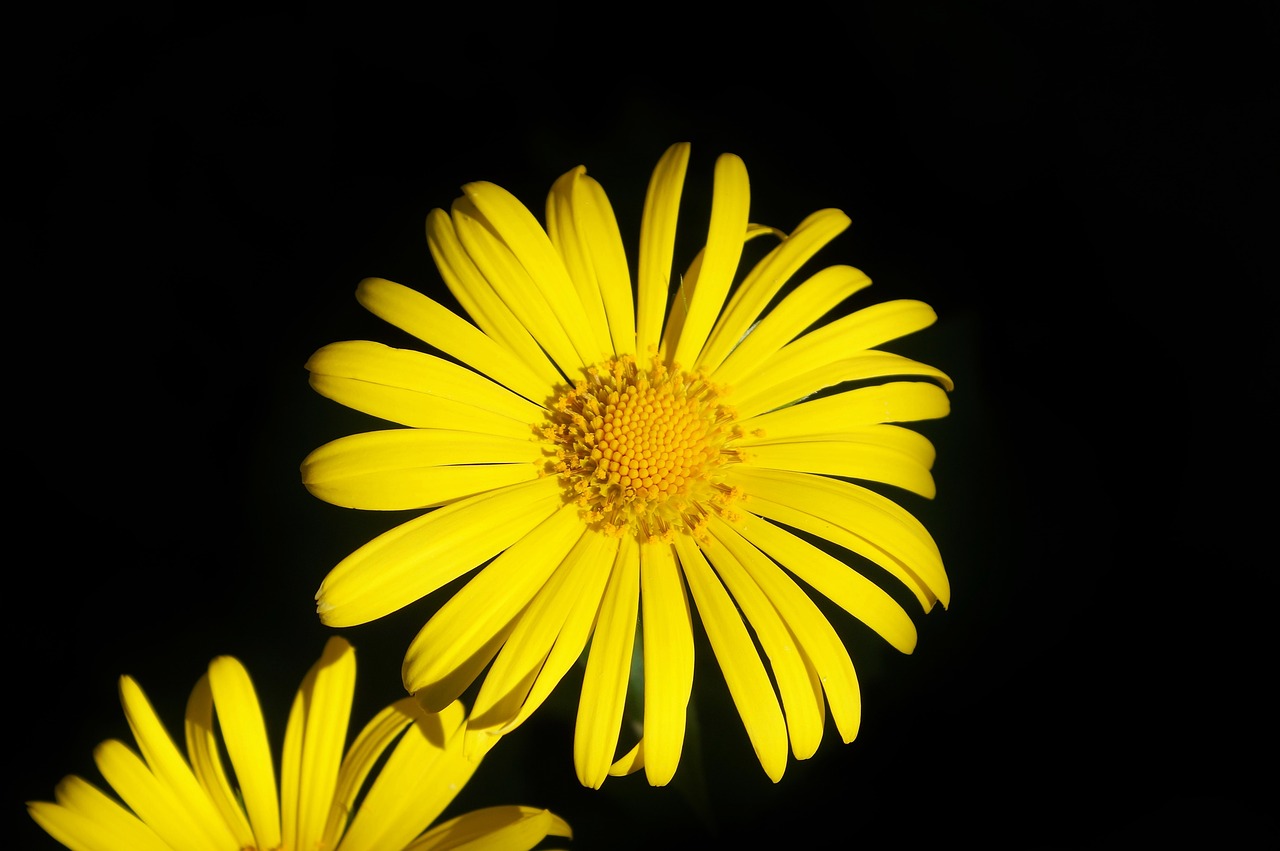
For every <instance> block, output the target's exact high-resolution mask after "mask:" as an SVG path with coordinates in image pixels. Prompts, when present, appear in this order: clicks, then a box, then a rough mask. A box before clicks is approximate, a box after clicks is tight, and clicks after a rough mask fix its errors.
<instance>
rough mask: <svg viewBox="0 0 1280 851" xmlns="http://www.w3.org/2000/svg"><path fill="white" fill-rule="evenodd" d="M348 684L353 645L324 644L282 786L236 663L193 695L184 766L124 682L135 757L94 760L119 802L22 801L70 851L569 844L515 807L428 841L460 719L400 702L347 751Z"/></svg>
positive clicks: (550, 825)
mask: <svg viewBox="0 0 1280 851" xmlns="http://www.w3.org/2000/svg"><path fill="white" fill-rule="evenodd" d="M355 673H356V660H355V652H354V651H353V649H352V648H351V645H350V644H349V643H347V641H346V640H345V639H342V638H331V639H329V641H328V643H327V644H326V645H325V648H324V653H323V655H322V656H321V657H320V660H319V661H318V662H316V664H315V665H314V666H312V668H311V670H310V672H308V674H307V676H306V679H304V680H303V681H302V686H301V687H300V688H299V689H298V693H297V696H296V697H295V698H294V702H293V709H292V711H291V712H290V714H289V722H288V727H287V729H286V731H285V740H284V751H283V757H282V766H283V770H282V772H281V774H280V776H279V780H278V781H277V776H276V773H275V768H274V761H273V758H272V750H271V744H270V742H269V741H268V739H267V731H266V725H265V722H264V720H263V716H262V712H261V710H260V707H259V705H258V698H257V695H256V693H255V691H254V688H253V683H252V682H251V681H250V679H249V674H248V672H247V671H246V670H245V668H244V666H243V665H241V664H240V662H239V661H238V660H237V659H235V658H233V657H230V656H220V657H218V658H217V659H214V660H213V661H212V662H211V663H210V664H209V671H208V673H207V674H206V675H204V676H203V677H201V678H200V681H199V682H198V683H196V687H195V689H194V690H193V691H192V692H191V697H190V698H189V699H188V701H187V714H186V724H185V729H186V745H187V753H186V755H185V756H184V755H183V753H182V752H181V751H180V750H179V749H178V747H177V745H176V744H175V743H174V741H173V739H172V738H171V737H170V736H169V734H168V732H167V731H166V730H165V728H164V726H163V724H162V723H161V721H160V719H159V718H158V717H157V716H156V714H155V712H154V711H153V709H152V707H151V704H150V702H149V701H148V700H147V697H146V695H145V694H143V692H142V689H141V688H140V687H139V685H138V684H137V683H136V682H135V681H134V680H133V679H132V678H130V677H128V676H124V677H121V678H120V700H121V703H122V704H123V706H124V711H125V717H126V718H127V719H128V721H129V727H130V729H131V730H132V731H133V736H134V739H135V740H136V742H137V745H138V751H137V752H135V751H134V750H132V749H131V748H130V747H129V746H128V745H126V744H125V743H123V742H120V741H118V740H114V739H112V740H108V741H105V742H103V743H102V744H101V745H99V746H98V747H97V749H96V750H95V751H94V760H95V762H96V763H97V766H98V769H99V771H101V772H102V776H103V777H104V778H105V779H106V781H107V783H108V784H109V785H110V786H111V787H112V789H114V790H115V792H116V794H117V795H118V796H119V799H120V800H119V801H117V800H116V799H114V798H112V797H111V796H110V795H108V794H106V793H104V792H103V791H101V790H100V789H99V788H98V787H96V786H94V785H93V784H91V783H89V782H88V781H86V780H84V779H82V778H80V777H77V776H75V775H70V776H68V777H66V778H64V779H63V780H62V782H61V783H59V784H58V786H57V789H56V790H55V801H54V802H49V801H32V802H29V803H28V804H27V809H28V812H30V814H31V817H32V818H33V819H35V820H36V822H37V823H39V825H40V826H41V827H42V828H44V830H45V831H46V832H47V833H48V834H49V835H50V836H52V837H53V838H54V839H56V840H58V841H59V842H61V843H62V844H63V845H65V846H66V847H67V848H71V849H74V850H75V851H326V849H338V848H341V851H389V849H406V851H409V849H412V851H428V849H431V851H442V849H450V848H464V847H465V848H469V849H480V848H483V849H493V851H528V849H531V848H534V847H535V846H537V845H538V843H539V842H541V841H542V840H543V839H544V838H545V837H547V836H563V837H570V836H571V832H570V829H569V826H568V825H567V824H566V823H565V822H564V821H563V820H562V819H561V818H560V817H559V816H557V815H555V814H554V813H552V812H550V811H548V810H542V809H535V808H532V807H522V806H498V807H490V808H487V809H480V810H475V811H473V812H469V813H466V814H463V815H460V816H457V817H456V818H452V819H450V820H449V821H446V822H444V823H442V824H439V825H436V826H435V827H433V828H431V829H430V830H426V828H427V827H428V826H429V825H430V824H431V823H432V822H433V821H434V820H435V819H436V817H437V816H439V815H440V813H441V812H443V811H444V809H445V807H447V806H448V805H449V804H450V802H452V801H453V799H454V797H456V796H457V794H458V792H459V791H460V790H461V789H462V787H463V786H464V785H465V784H466V782H467V780H468V779H469V778H470V777H471V774H472V772H474V771H475V770H476V767H477V764H478V763H479V759H480V756H482V754H477V753H473V754H472V755H471V756H470V757H468V756H464V754H463V740H464V735H465V731H466V712H465V710H464V708H463V706H462V704H461V703H452V704H450V705H449V706H447V707H445V709H444V710H443V711H442V712H439V713H428V712H426V711H425V710H423V709H422V708H421V707H420V706H419V705H418V702H417V701H415V700H414V699H413V698H411V697H406V698H404V699H402V700H399V701H397V702H395V703H393V704H391V705H390V706H388V707H386V708H385V709H383V710H382V712H380V713H378V715H377V716H375V717H374V718H373V720H372V721H370V722H369V723H368V724H367V725H366V726H365V728H364V729H363V730H362V731H361V732H360V734H359V735H358V736H356V738H355V740H354V741H353V742H352V744H351V747H350V748H349V749H346V750H344V747H345V745H346V741H347V733H348V730H347V725H348V721H349V718H350V713H351V700H352V697H353V694H354V690H355ZM215 716H216V724H215ZM223 753H225V754H226V756H227V758H228V759H229V760H230V763H231V764H230V769H231V770H230V772H228V770H227V767H226V766H224V764H223V757H222V754H223ZM384 755H385V760H386V761H385V764H382V765H381V768H380V769H378V770H376V771H375V768H377V766H378V765H379V762H380V760H382V759H383V758H384ZM369 781H371V782H369ZM120 801H123V804H121V803H120ZM424 830H426V832H425V833H424V832H423V831H424Z"/></svg>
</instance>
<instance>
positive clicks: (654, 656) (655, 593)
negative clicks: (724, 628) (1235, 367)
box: [640, 542, 693, 786]
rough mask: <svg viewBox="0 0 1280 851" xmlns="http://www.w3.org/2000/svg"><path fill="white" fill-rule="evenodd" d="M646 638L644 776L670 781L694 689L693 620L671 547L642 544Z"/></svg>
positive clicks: (656, 783)
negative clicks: (690, 696) (690, 697)
mask: <svg viewBox="0 0 1280 851" xmlns="http://www.w3.org/2000/svg"><path fill="white" fill-rule="evenodd" d="M640 596H641V599H642V600H643V601H644V604H643V606H642V608H641V617H642V618H643V634H644V739H645V743H646V744H645V757H644V759H645V776H646V777H647V778H648V781H649V784H650V785H651V786H665V785H666V784H667V783H669V782H671V778H672V777H673V776H674V775H675V773H676V767H677V766H678V765H679V764H680V752H681V750H682V749H683V747H684V730H685V723H686V721H687V713H688V709H689V695H690V693H691V692H692V690H693V618H692V614H691V612H690V610H689V598H688V597H687V596H686V595H685V590H684V583H683V582H682V581H681V579H680V567H679V565H677V564H676V560H675V554H674V553H673V552H672V549H671V545H670V544H666V543H662V542H652V543H651V542H646V543H643V544H641V545H640Z"/></svg>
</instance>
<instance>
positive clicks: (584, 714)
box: [573, 535, 640, 789]
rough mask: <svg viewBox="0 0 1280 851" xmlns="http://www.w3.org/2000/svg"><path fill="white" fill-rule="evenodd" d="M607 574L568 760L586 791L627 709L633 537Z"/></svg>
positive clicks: (602, 767) (635, 583)
mask: <svg viewBox="0 0 1280 851" xmlns="http://www.w3.org/2000/svg"><path fill="white" fill-rule="evenodd" d="M602 572H603V571H602ZM608 577H609V583H608V585H607V586H606V588H605V591H604V597H603V599H602V600H601V602H600V616H599V619H598V620H597V621H596V625H595V633H594V634H593V635H592V638H591V650H590V652H589V653H588V655H587V667H586V671H585V672H584V673H583V676H582V692H581V695H580V697H579V701H578V717H577V721H576V723H575V726H574V733H573V764H574V767H575V768H576V769H577V772H578V780H579V782H581V783H582V785H583V786H586V787H587V788H589V789H599V788H600V786H601V785H602V784H603V783H604V779H605V777H606V776H607V775H608V773H609V766H610V764H611V762H612V760H613V753H614V750H615V749H616V748H617V746H618V733H619V729H620V727H621V725H622V714H623V710H624V709H625V708H626V696H627V681H628V679H629V678H630V673H631V655H632V650H633V648H634V647H635V638H636V615H637V613H638V612H639V608H640V548H639V546H638V545H637V544H636V540H635V537H634V536H632V535H625V536H623V538H622V540H621V541H620V543H619V546H618V550H617V555H616V557H615V558H614V561H613V566H612V569H611V570H609V571H608Z"/></svg>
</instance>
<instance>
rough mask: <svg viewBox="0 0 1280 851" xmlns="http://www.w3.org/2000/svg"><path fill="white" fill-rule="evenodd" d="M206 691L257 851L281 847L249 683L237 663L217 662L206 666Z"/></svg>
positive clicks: (268, 759) (269, 764) (276, 797)
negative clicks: (210, 696)
mask: <svg viewBox="0 0 1280 851" xmlns="http://www.w3.org/2000/svg"><path fill="white" fill-rule="evenodd" d="M209 686H210V688H211V689H212V692H213V703H214V708H215V711H216V712H217V715H218V726H219V727H220V728H221V730H222V742H223V744H224V745H225V746H226V749H227V757H228V758H229V759H230V760H231V766H232V768H233V769H234V770H235V774H236V781H237V785H238V787H239V792H240V795H241V796H242V797H243V799H244V808H245V811H246V812H247V813H248V815H249V822H250V823H251V824H252V825H253V835H254V838H255V839H256V840H257V847H259V848H275V847H277V846H278V845H279V844H280V793H279V790H278V789H277V788H276V769H275V763H274V761H273V759H272V756H271V742H270V739H269V738H268V736H267V727H266V723H265V722H264V720H263V717H262V707H261V706H260V705H259V703H258V695H257V693H256V692H255V691H254V688H253V681H252V680H250V679H249V672H248V671H246V670H245V668H244V665H242V664H240V662H239V660H237V659H235V658H234V657H231V656H219V657H218V658H216V659H214V660H213V661H212V662H210V663H209Z"/></svg>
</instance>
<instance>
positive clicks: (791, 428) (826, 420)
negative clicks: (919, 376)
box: [738, 381, 951, 440]
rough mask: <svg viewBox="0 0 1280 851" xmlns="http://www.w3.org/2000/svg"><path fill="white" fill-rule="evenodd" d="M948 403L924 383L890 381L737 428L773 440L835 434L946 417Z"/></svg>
mask: <svg viewBox="0 0 1280 851" xmlns="http://www.w3.org/2000/svg"><path fill="white" fill-rule="evenodd" d="M950 411H951V400H950V398H948V396H947V393H946V391H945V390H943V389H942V388H941V387H939V386H938V385H936V384H932V383H930V382H927V381H889V382H885V383H884V384H876V385H873V386H871V387H858V388H856V389H854V390H845V391H843V392H841V393H835V394H832V395H830V396H822V397H820V398H817V399H810V400H808V401H806V402H800V403H799V404H796V405H791V406H790V407H786V408H779V409H778V410H776V411H769V412H768V413H764V414H759V415H757V416H753V417H744V418H743V419H742V420H740V421H739V423H738V425H739V426H740V427H741V430H742V432H743V433H744V434H746V435H751V436H755V437H760V438H763V439H765V440H773V439H774V436H775V435H777V436H778V438H779V439H781V438H782V437H784V436H786V435H791V434H808V433H811V432H812V431H813V430H814V429H815V428H821V429H823V430H824V431H825V430H832V431H838V430H840V429H842V428H844V427H846V426H864V425H877V424H879V423H895V422H896V423H904V422H914V421H916V420H931V419H936V418H938V417H945V416H946V415H947V414H948V413H949V412H950Z"/></svg>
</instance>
